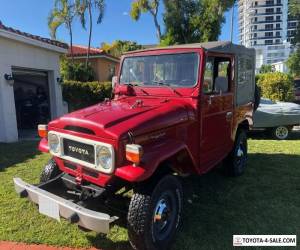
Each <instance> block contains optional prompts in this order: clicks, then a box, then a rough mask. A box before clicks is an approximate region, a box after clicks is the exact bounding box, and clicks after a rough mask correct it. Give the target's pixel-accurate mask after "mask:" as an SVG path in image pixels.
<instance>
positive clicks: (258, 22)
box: [251, 19, 282, 24]
mask: <svg viewBox="0 0 300 250" xmlns="http://www.w3.org/2000/svg"><path fill="white" fill-rule="evenodd" d="M281 22H282V20H281V19H280V20H272V21H256V22H255V21H252V22H251V24H261V23H281Z"/></svg>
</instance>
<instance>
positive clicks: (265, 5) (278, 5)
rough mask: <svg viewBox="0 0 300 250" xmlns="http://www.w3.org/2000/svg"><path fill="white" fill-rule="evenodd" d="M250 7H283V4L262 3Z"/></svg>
mask: <svg viewBox="0 0 300 250" xmlns="http://www.w3.org/2000/svg"><path fill="white" fill-rule="evenodd" d="M251 7H252V8H269V7H271V8H272V7H283V4H264V5H253V6H251Z"/></svg>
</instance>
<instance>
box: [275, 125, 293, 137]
mask: <svg viewBox="0 0 300 250" xmlns="http://www.w3.org/2000/svg"><path fill="white" fill-rule="evenodd" d="M273 134H274V137H275V138H276V139H277V140H286V139H287V138H288V137H289V134H290V131H289V128H288V127H286V126H278V127H276V128H274V132H273Z"/></svg>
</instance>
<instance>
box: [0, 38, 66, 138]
mask: <svg viewBox="0 0 300 250" xmlns="http://www.w3.org/2000/svg"><path fill="white" fill-rule="evenodd" d="M59 55H60V54H59V52H56V51H51V50H48V49H44V48H40V47H35V46H32V45H27V44H25V43H22V42H19V41H14V40H11V39H7V38H4V37H0V142H14V141H17V140H18V130H17V120H16V112H15V100H14V90H13V86H10V85H9V84H8V83H7V81H6V80H5V79H4V74H5V73H6V74H11V73H12V67H22V68H28V69H38V70H43V71H48V73H49V74H48V75H49V87H50V102H51V117H52V118H55V117H58V116H61V115H62V114H63V112H64V111H63V102H62V93H61V86H60V85H59V84H58V83H57V81H56V78H57V77H60V75H59Z"/></svg>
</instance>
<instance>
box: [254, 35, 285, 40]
mask: <svg viewBox="0 0 300 250" xmlns="http://www.w3.org/2000/svg"><path fill="white" fill-rule="evenodd" d="M280 38H282V36H260V37H253V38H250V39H249V40H269V39H270V40H271V39H280Z"/></svg>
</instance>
